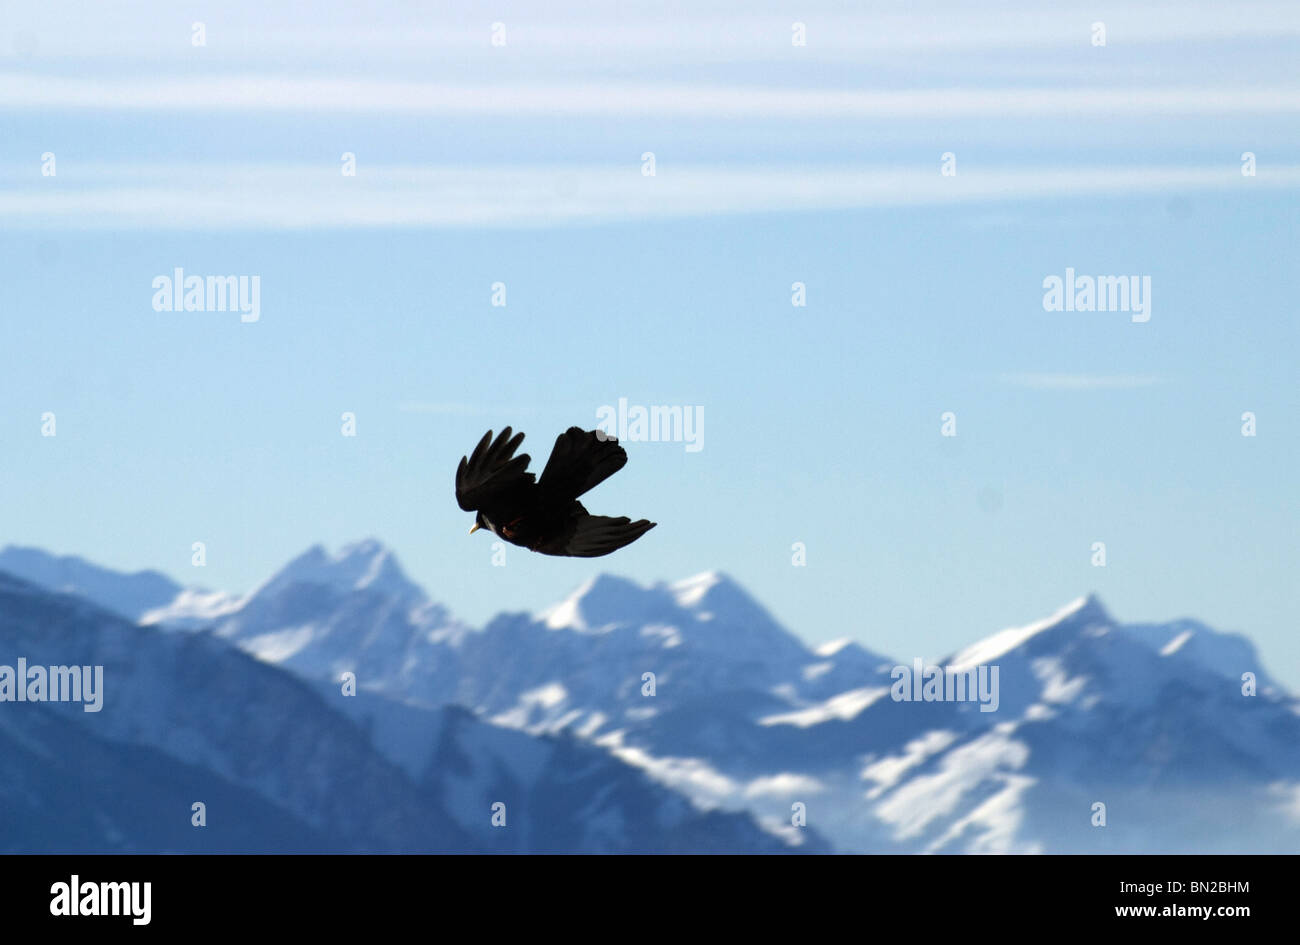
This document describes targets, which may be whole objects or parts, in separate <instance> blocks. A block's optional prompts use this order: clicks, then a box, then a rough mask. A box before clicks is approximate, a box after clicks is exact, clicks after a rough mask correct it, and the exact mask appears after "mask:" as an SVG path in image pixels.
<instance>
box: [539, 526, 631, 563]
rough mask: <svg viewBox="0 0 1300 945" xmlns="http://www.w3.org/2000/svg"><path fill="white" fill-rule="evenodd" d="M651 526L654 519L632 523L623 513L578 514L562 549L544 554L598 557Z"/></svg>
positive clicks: (629, 540)
mask: <svg viewBox="0 0 1300 945" xmlns="http://www.w3.org/2000/svg"><path fill="white" fill-rule="evenodd" d="M654 527H655V523H654V522H648V521H646V520H645V519H641V520H640V521H639V522H634V521H632V520H631V519H630V518H628V517H627V516H623V517H621V518H611V517H610V516H608V515H582V516H580V517H579V518H578V520H577V522H576V523H575V525H574V529H573V532H572V534H570V535H569V536H568V540H567V541H566V542H565V543H564V547H563V549H561V550H557V551H548V552H547V553H548V554H559V555H566V556H568V557H572V558H599V557H600V556H601V555H607V554H609V553H610V552H611V551H617V550H618V549H620V548H622V547H623V546H624V545H630V544H632V542H634V541H636V540H637V539H638V538H640V537H641V536H642V535H644V534H645V533H646V532H648V531H650V529H652V528H654Z"/></svg>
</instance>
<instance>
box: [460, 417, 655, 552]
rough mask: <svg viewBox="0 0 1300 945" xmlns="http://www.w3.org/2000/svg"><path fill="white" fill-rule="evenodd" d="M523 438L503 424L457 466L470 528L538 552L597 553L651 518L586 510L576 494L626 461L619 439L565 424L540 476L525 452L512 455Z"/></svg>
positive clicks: (638, 531)
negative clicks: (471, 518) (530, 468)
mask: <svg viewBox="0 0 1300 945" xmlns="http://www.w3.org/2000/svg"><path fill="white" fill-rule="evenodd" d="M523 440H524V435H523V434H522V433H517V434H514V435H513V436H512V431H511V429H510V427H506V428H505V429H504V430H502V431H501V433H500V434H499V435H498V436H497V438H496V439H493V438H492V431H491V430H488V431H487V433H485V434H483V439H481V440H479V441H478V446H476V447H474V452H473V453H471V454H470V455H469V456H462V457H461V459H460V466H459V467H457V469H456V501H457V503H459V505H460V507H461V508H462V509H464V510H465V511H466V512H474V513H475V516H474V527H473V528H471V529H470V530H469V532H470V534H471V535H472V534H474V532H476V531H478V530H479V529H480V528H486V529H488V530H489V531H491V532H492V533H493V534H495V535H499V536H500V537H502V538H504V539H505V540H506V541H508V542H510V543H511V544H514V545H519V546H520V547H523V548H528V549H530V550H532V551H537V552H540V553H542V554H544V555H560V556H564V557H570V558H598V557H600V556H601V555H607V554H609V553H610V552H611V551H617V550H618V549H619V548H622V547H623V546H624V545H630V544H631V543H632V542H634V541H636V540H637V539H638V538H640V537H641V536H642V535H644V534H645V533H646V532H648V531H649V530H650V529H652V528H654V527H655V524H656V523H654V522H649V521H646V520H645V519H641V520H639V521H636V522H634V521H632V520H631V519H629V518H627V517H626V516H623V517H620V518H612V517H610V516H608V515H591V514H590V513H588V512H587V510H586V509H585V508H583V506H582V503H581V502H579V501H578V496H580V495H582V494H583V493H584V492H587V491H588V490H590V489H593V488H595V487H596V486H598V485H600V483H602V482H604V481H605V480H606V479H608V478H609V477H610V476H612V475H614V473H616V472H618V471H619V470H620V469H622V468H623V466H624V465H626V464H627V451H626V450H624V449H623V447H621V446H619V445H618V440H616V439H615V438H614V437H612V436H608V435H606V434H604V433H598V432H597V431H595V430H590V431H584V430H582V429H581V428H579V427H569V429H567V430H565V431H564V432H563V433H561V434H560V435H559V436H557V437H556V438H555V446H554V448H552V450H551V458H550V459H548V460H547V461H546V468H545V469H543V470H542V476H541V478H540V479H537V480H536V481H534V477H533V474H532V473H530V472H528V471H527V469H528V462H529V459H530V457H529V456H528V454H527V453H523V454H520V455H519V456H516V455H515V450H517V449H519V444H520V443H522V442H523Z"/></svg>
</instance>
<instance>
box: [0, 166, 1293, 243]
mask: <svg viewBox="0 0 1300 945" xmlns="http://www.w3.org/2000/svg"><path fill="white" fill-rule="evenodd" d="M21 173H23V174H24V175H26V177H27V179H28V180H30V181H31V183H30V184H28V185H26V186H23V187H20V188H13V187H11V188H9V189H5V190H0V222H3V223H4V224H5V225H6V226H11V227H28V228H49V227H60V226H70V227H90V228H121V229H132V228H149V229H180V230H206V229H307V228H329V227H462V226H552V225H557V224H567V223H599V222H608V221H623V220H632V219H670V218H681V217H695V216H704V215H720V214H736V213H754V212H773V211H824V210H847V209H858V208H868V207H891V206H912V205H929V204H955V203H963V202H965V203H980V202H985V203H987V202H994V201H1017V200H1032V199H1037V198H1044V197H1073V198H1078V197H1086V196H1094V195H1116V194H1144V193H1167V192H1179V191H1197V190H1236V191H1239V192H1240V191H1242V190H1243V188H1249V189H1251V190H1252V191H1257V190H1258V189H1260V188H1274V189H1276V188H1288V189H1295V188H1297V187H1300V166H1284V167H1278V166H1274V167H1270V168H1269V170H1268V173H1267V174H1266V175H1261V176H1259V177H1258V178H1250V179H1246V178H1243V177H1242V176H1241V174H1240V173H1239V171H1238V170H1237V167H1236V165H1233V164H1225V165H1220V166H1213V167H1161V166H1140V167H1104V168H1087V167H1083V168H1018V169H1010V168H1001V169H992V168H980V169H975V168H969V167H968V168H967V169H966V170H964V171H963V172H962V174H961V175H960V176H959V177H944V176H942V175H941V174H940V173H939V172H938V166H937V165H936V166H935V168H934V169H933V170H916V169H901V168H899V167H897V166H892V165H891V166H876V165H864V166H857V167H844V166H813V167H780V166H769V165H751V166H736V165H728V166H725V167H723V166H714V165H686V166H682V165H676V166H661V167H660V169H659V173H658V175H657V176H655V177H643V176H642V175H641V173H640V166H639V165H638V164H637V163H636V162H629V163H628V164H626V165H621V166H611V165H599V166H591V165H564V164H561V165H511V166H498V167H477V168H468V167H438V166H419V167H376V166H373V165H367V166H364V167H362V168H361V169H360V170H359V171H358V173H357V176H356V177H344V176H342V175H341V174H340V172H339V168H338V167H337V166H334V167H331V166H329V165H310V166H307V165H302V166H290V165H281V164H275V165H270V164H267V165H261V164H259V165H241V166H231V165H222V166H212V165H201V166H181V165H167V166H144V165H115V166H101V167H97V168H94V167H89V168H88V167H79V168H78V169H77V171H76V174H75V175H74V174H72V173H64V174H61V175H60V176H59V177H57V178H47V179H42V178H38V177H35V175H33V174H32V173H31V169H30V168H28V169H24V170H23V171H22V172H21ZM17 175H18V172H17V171H15V172H14V173H12V174H11V175H9V179H11V180H12V179H13V178H14V177H16V176H17Z"/></svg>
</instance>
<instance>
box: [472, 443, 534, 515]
mask: <svg viewBox="0 0 1300 945" xmlns="http://www.w3.org/2000/svg"><path fill="white" fill-rule="evenodd" d="M510 433H511V431H510V428H509V427H506V428H505V429H504V430H502V431H501V433H500V435H499V436H498V437H497V438H496V439H495V440H494V439H492V431H491V430H488V431H487V433H484V434H483V439H481V440H479V441H478V446H476V447H474V452H473V453H471V454H470V455H469V456H462V457H461V458H460V466H458V467H457V468H456V501H457V502H458V503H459V504H460V507H461V508H462V509H464V510H465V511H466V512H473V511H476V510H477V509H481V508H483V506H484V505H485V504H486V503H489V502H491V501H492V499H493V498H494V497H496V496H498V495H500V494H501V493H503V492H507V491H509V490H512V489H516V488H518V487H519V486H522V485H531V484H532V482H533V474H532V473H530V472H525V470H526V469H527V468H528V461H529V456H528V454H527V453H523V454H521V455H519V456H515V450H517V449H518V448H519V444H520V443H522V442H523V441H524V435H523V434H522V433H519V434H516V435H515V436H514V438H513V439H512V438H511V436H510Z"/></svg>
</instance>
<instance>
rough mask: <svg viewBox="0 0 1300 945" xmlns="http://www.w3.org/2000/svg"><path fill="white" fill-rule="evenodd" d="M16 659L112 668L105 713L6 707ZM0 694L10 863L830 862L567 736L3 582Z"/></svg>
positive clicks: (38, 704)
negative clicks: (695, 858)
mask: <svg viewBox="0 0 1300 945" xmlns="http://www.w3.org/2000/svg"><path fill="white" fill-rule="evenodd" d="M19 659H22V660H25V661H26V665H27V666H30V667H36V666H74V665H75V666H88V667H102V673H103V677H102V679H103V682H102V690H100V691H101V694H102V704H101V706H100V708H99V710H98V711H93V712H86V711H85V710H84V707H83V705H82V704H81V703H80V702H56V701H40V700H31V701H26V702H25V703H19V702H16V701H14V699H13V694H14V693H13V686H14V684H15V682H14V679H13V678H8V679H7V678H6V675H5V671H4V669H3V667H10V668H13V667H17V666H21V665H23V664H20V663H19ZM6 690H8V692H7V696H8V698H6V697H5V695H0V772H2V773H3V777H0V810H3V811H4V812H5V813H4V815H3V817H0V850H4V851H6V852H50V851H54V850H62V851H71V850H76V851H78V852H86V851H96V852H142V851H194V852H199V851H255V852H291V851H299V852H313V851H315V852H320V851H376V852H402V851H429V852H432V851H496V850H509V851H557V852H583V851H625V852H633V851H642V852H666V851H673V850H732V851H747V852H782V851H787V850H795V849H799V848H800V844H802V848H803V849H806V850H810V851H812V850H818V849H823V848H824V844H823V842H822V841H821V840H820V838H819V837H818V836H817V835H816V833H815V832H814V831H805V832H801V833H800V834H799V835H797V836H792V837H788V838H786V839H782V838H780V837H778V836H777V835H776V834H775V833H773V832H769V831H765V830H762V829H760V828H759V827H758V826H757V825H756V824H755V822H754V821H753V819H752V818H751V817H750V815H748V814H745V813H735V812H731V813H728V812H723V811H712V812H709V811H702V810H699V809H697V808H696V807H694V806H693V805H691V804H690V803H689V802H688V801H687V800H686V799H685V798H683V797H682V796H681V795H679V794H677V793H675V792H673V791H671V790H668V789H666V788H664V787H662V786H660V785H657V784H655V783H654V782H653V781H652V780H650V779H647V778H646V777H645V776H644V775H643V774H642V773H641V772H639V771H637V770H636V769H635V768H634V767H631V766H628V765H626V764H624V763H622V762H620V761H619V760H618V759H616V758H613V757H611V756H610V755H609V754H608V753H607V752H605V751H603V750H601V749H599V748H598V747H595V746H591V745H587V744H582V743H579V742H576V741H575V740H574V739H573V738H571V737H564V736H562V737H555V738H551V737H537V736H533V735H529V734H526V733H523V732H517V731H510V730H505V729H501V728H498V727H496V726H492V725H489V724H487V723H485V722H483V721H481V720H479V719H477V718H475V717H474V716H473V714H472V713H469V712H468V711H467V710H464V709H459V708H454V707H449V708H444V709H423V708H416V707H409V706H404V705H400V704H396V703H394V704H392V705H391V706H382V705H379V704H378V703H379V699H380V697H377V696H375V697H364V702H365V704H363V703H362V701H358V700H356V697H351V696H348V695H345V694H344V693H343V692H342V691H341V689H340V688H339V687H335V686H333V685H329V686H326V685H324V684H321V683H317V684H309V683H308V682H307V681H305V680H303V679H301V678H299V677H296V676H294V675H292V674H290V673H287V672H285V671H283V670H281V669H279V668H277V667H275V666H272V665H269V664H268V663H266V662H263V661H259V660H256V659H253V658H252V657H251V656H249V655H248V654H246V653H244V652H241V650H240V649H239V648H237V647H235V646H233V645H231V644H230V643H229V642H227V641H225V640H222V639H220V638H219V637H216V636H215V635H213V634H211V633H204V632H199V633H177V632H167V631H164V630H161V629H158V628H153V627H147V626H141V625H135V624H132V623H131V622H129V621H127V620H125V619H123V618H121V617H119V616H117V615H114V614H111V613H109V612H107V611H105V610H102V609H100V608H99V607H97V606H96V605H94V604H92V603H90V602H89V601H86V600H85V599H83V598H78V597H74V596H71V595H67V594H60V593H52V592H50V591H48V590H45V589H42V588H39V587H37V586H35V585H32V584H29V583H27V582H25V581H22V580H19V579H16V578H13V577H10V576H8V575H3V574H0V693H5V691H6ZM25 691H26V690H25ZM196 802H201V803H202V804H204V805H205V806H206V811H205V813H206V818H207V824H206V825H205V826H202V827H199V826H195V825H193V824H192V822H191V818H192V817H193V816H194V814H193V809H192V805H193V804H195V803H196ZM497 804H500V805H502V806H501V808H500V812H499V816H500V818H502V822H501V823H500V825H497V824H494V823H493V816H494V815H496V814H498V811H497V810H496V809H495V808H494V805H497Z"/></svg>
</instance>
